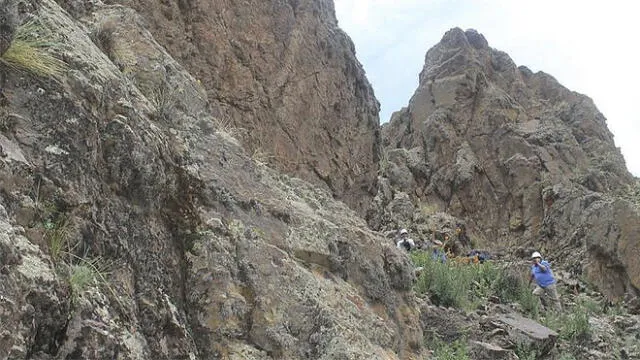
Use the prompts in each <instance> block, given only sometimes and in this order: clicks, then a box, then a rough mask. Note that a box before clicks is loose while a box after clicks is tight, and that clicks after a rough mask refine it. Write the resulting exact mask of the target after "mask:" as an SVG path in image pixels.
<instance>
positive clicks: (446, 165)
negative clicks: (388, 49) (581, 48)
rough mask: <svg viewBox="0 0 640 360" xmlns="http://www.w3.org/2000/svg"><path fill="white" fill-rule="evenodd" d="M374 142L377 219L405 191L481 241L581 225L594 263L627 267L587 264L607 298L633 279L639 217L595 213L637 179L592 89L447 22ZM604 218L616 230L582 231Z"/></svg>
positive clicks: (638, 276) (555, 233)
mask: <svg viewBox="0 0 640 360" xmlns="http://www.w3.org/2000/svg"><path fill="white" fill-rule="evenodd" d="M382 141H383V147H384V151H385V155H384V158H385V159H387V163H386V164H385V166H384V170H385V171H384V172H385V173H386V175H387V176H388V179H387V180H383V181H381V183H380V186H381V188H380V191H379V192H378V194H379V195H378V198H377V199H376V202H375V203H376V204H377V205H376V206H378V208H379V211H378V212H377V214H378V216H379V218H380V216H381V217H383V218H384V216H385V215H384V214H385V211H387V210H388V209H394V208H395V207H397V205H398V204H396V203H398V201H399V199H404V203H403V204H405V205H406V204H411V203H412V204H413V206H415V207H416V208H417V209H420V208H428V209H431V210H433V211H444V212H448V213H450V214H451V215H453V216H456V217H458V218H460V219H462V220H463V221H465V222H466V223H467V224H468V225H469V226H468V228H469V230H470V231H471V232H473V233H474V234H473V236H475V237H476V238H477V239H478V240H479V242H480V243H483V242H485V241H486V244H493V245H495V244H501V243H502V244H506V243H507V242H508V243H511V244H513V243H520V244H524V243H529V244H534V245H535V246H536V247H541V246H549V245H545V244H563V243H564V242H565V241H567V240H566V239H568V238H572V237H573V238H575V237H576V236H577V235H576V234H583V235H584V236H582V235H581V237H579V239H580V240H579V241H584V242H587V243H589V244H590V245H589V250H585V253H586V254H587V256H588V257H590V259H591V260H590V261H591V262H592V263H593V264H597V266H603V267H606V266H608V265H607V264H610V263H622V264H624V265H623V266H622V267H621V269H625V270H621V271H620V272H616V274H615V275H614V278H615V279H617V280H616V281H612V280H611V279H609V278H607V276H605V275H603V274H602V273H599V272H591V273H590V276H592V277H593V279H594V282H596V283H599V284H601V285H603V286H607V287H610V288H615V290H610V291H608V293H609V294H615V295H616V296H620V295H621V294H622V293H624V292H625V291H629V290H630V289H632V288H634V287H636V288H637V287H639V286H640V271H638V269H637V267H636V266H635V265H634V264H635V262H636V260H635V259H634V256H631V255H630V254H632V253H635V252H636V250H638V246H637V244H636V245H633V244H634V240H633V239H634V235H633V234H635V233H636V232H637V228H638V225H634V221H631V220H630V219H637V214H634V213H633V210H632V206H625V205H622V204H618V205H616V207H615V209H614V208H612V209H609V210H604V209H608V208H609V207H610V206H612V205H611V203H612V202H613V200H612V199H611V198H610V196H613V194H618V193H620V192H625V191H627V189H629V188H630V187H633V186H634V180H633V177H632V176H631V175H630V173H629V172H628V170H627V168H626V166H625V162H624V159H623V157H622V154H621V153H620V150H619V149H618V148H616V146H615V143H614V141H613V135H612V134H611V132H610V131H609V129H608V128H607V124H606V119H605V117H604V116H603V115H602V114H601V113H600V111H598V109H597V108H596V107H595V105H594V103H593V101H592V100H591V99H590V98H588V97H587V96H585V95H582V94H579V93H576V92H573V91H571V90H569V89H567V88H565V87H564V86H562V85H561V84H560V83H558V81H557V80H556V79H554V78H553V77H552V76H551V75H549V74H546V73H543V72H537V73H533V72H531V71H530V70H529V69H528V68H526V67H518V66H516V64H515V63H514V62H513V60H512V59H511V58H510V57H509V56H508V55H507V54H506V53H504V52H502V51H499V50H496V49H493V48H491V47H490V46H489V45H488V43H487V41H486V39H485V38H484V37H483V36H482V35H481V34H479V33H478V32H476V31H475V30H467V31H463V30H461V29H459V28H454V29H451V30H449V31H448V32H447V33H446V34H445V35H444V37H443V38H442V41H441V42H440V43H438V44H437V45H435V46H434V47H433V48H431V49H430V50H429V51H428V52H427V54H426V57H425V65H424V68H423V70H422V72H421V73H420V82H419V86H418V89H416V91H415V93H414V95H413V96H412V98H411V99H410V101H409V104H408V106H407V107H406V108H403V109H402V110H400V111H397V112H396V113H394V114H393V116H392V118H391V121H390V122H389V123H388V124H385V125H384V126H383V128H382ZM399 149H401V150H399ZM592 193H598V194H602V195H598V196H599V197H598V199H600V200H599V201H595V200H594V199H596V198H595V197H594V196H593V195H590V194H592ZM401 194H404V195H401ZM587 198H588V199H587ZM560 199H562V201H560ZM403 206H404V205H403ZM431 210H430V211H431ZM387 212H389V211H387ZM395 213H396V214H398V212H397V211H396V212H395ZM403 213H407V214H411V213H412V211H407V210H406V209H405V210H404V211H403ZM551 214H553V215H551ZM578 214H579V215H578ZM594 214H600V215H601V216H596V215H594ZM614 214H615V216H614ZM389 216H390V217H391V218H393V216H394V215H393V214H389ZM593 219H598V221H593ZM398 221H399V222H402V220H398ZM370 222H372V224H373V225H374V226H380V225H381V224H382V221H375V220H373V221H370ZM609 226H615V227H616V228H618V229H620V230H621V233H623V234H624V235H622V236H620V237H617V235H616V236H614V235H611V234H610V235H608V236H601V237H600V239H595V238H594V237H593V236H587V235H586V234H589V233H591V234H593V233H597V232H598V231H599V230H598V227H604V228H608V227H609ZM585 228H589V229H591V230H590V232H587V233H584V232H583V231H584V229H585ZM576 231H577V232H576ZM574 241H577V240H574ZM612 244H618V246H620V245H621V244H624V246H626V247H627V248H628V249H633V250H627V251H620V250H614V249H616V247H615V246H613V245H612ZM618 248H619V247H618ZM596 249H599V250H596ZM583 250H584V249H583ZM603 254H606V255H603ZM571 261H573V260H571ZM629 279H631V280H629ZM611 284H613V285H611ZM610 285H611V286H610Z"/></svg>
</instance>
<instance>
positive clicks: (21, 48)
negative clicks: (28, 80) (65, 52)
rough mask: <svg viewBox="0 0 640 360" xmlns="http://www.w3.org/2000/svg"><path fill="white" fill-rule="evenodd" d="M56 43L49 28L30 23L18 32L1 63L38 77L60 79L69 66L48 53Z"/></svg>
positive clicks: (33, 22) (0, 59) (21, 27)
mask: <svg viewBox="0 0 640 360" xmlns="http://www.w3.org/2000/svg"><path fill="white" fill-rule="evenodd" d="M56 43H57V41H55V40H54V39H53V35H52V34H51V31H50V30H49V29H48V28H47V27H45V26H43V25H42V24H40V23H38V22H37V21H28V22H26V23H25V24H23V25H22V26H20V27H19V28H18V29H17V30H16V34H15V37H14V39H13V41H12V42H11V45H10V46H9V48H8V49H7V51H5V53H4V54H2V57H1V58H0V62H2V63H3V64H5V65H6V66H7V67H9V68H12V69H15V70H24V71H27V72H30V73H32V74H35V75H37V76H42V77H53V78H59V77H60V76H61V75H62V74H63V73H64V72H65V71H66V69H67V64H66V63H65V62H64V61H62V60H60V59H57V58H55V57H54V56H53V55H51V54H50V53H49V52H47V49H49V48H51V47H52V46H53V45H54V44H56Z"/></svg>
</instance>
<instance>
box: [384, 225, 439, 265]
mask: <svg viewBox="0 0 640 360" xmlns="http://www.w3.org/2000/svg"><path fill="white" fill-rule="evenodd" d="M396 246H397V247H398V249H404V250H406V251H412V250H415V249H416V248H417V247H418V246H417V245H416V243H415V241H413V239H411V238H410V237H409V231H407V229H402V230H400V239H399V240H398V242H397V243H396ZM420 249H423V250H428V251H429V250H430V251H431V254H432V255H431V256H432V257H433V258H434V259H437V260H440V261H442V262H446V261H447V254H446V252H445V250H444V244H443V243H442V241H439V240H433V242H432V243H431V244H430V245H424V244H423V245H421V246H420Z"/></svg>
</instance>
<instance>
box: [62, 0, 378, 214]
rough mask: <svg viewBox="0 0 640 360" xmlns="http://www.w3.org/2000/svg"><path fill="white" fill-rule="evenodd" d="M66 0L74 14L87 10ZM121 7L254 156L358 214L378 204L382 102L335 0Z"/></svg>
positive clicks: (151, 0) (147, 0)
mask: <svg viewBox="0 0 640 360" xmlns="http://www.w3.org/2000/svg"><path fill="white" fill-rule="evenodd" d="M63 2H64V3H66V4H67V6H66V7H67V8H68V9H69V10H71V11H72V12H75V13H82V12H85V11H86V8H87V5H86V4H85V2H77V1H76V2H74V1H63ZM114 3H119V4H123V5H125V6H129V7H132V8H134V9H136V10H137V11H138V12H139V13H140V14H141V15H142V17H143V18H144V20H145V22H146V24H148V26H149V30H150V31H151V33H152V34H153V35H154V37H155V38H156V40H157V41H158V42H159V43H160V44H161V45H163V46H164V47H165V48H166V49H167V50H168V52H169V53H170V54H171V55H172V56H173V57H174V58H175V59H176V60H177V61H178V62H180V63H181V64H183V65H184V66H185V68H186V69H187V70H188V71H189V72H190V73H191V74H192V75H193V76H195V77H196V78H197V79H198V81H200V82H201V83H202V85H203V86H204V88H205V89H206V91H207V97H208V99H209V100H210V101H211V102H212V104H215V105H216V109H217V113H216V114H214V115H215V116H216V117H217V118H218V120H219V121H220V122H222V123H224V124H225V126H228V127H234V128H235V129H236V130H237V132H238V134H240V135H241V138H242V140H243V144H244V145H245V146H247V147H248V149H249V151H250V152H252V153H254V155H255V156H258V157H260V158H262V159H263V161H266V162H268V163H270V164H273V165H275V166H276V167H277V168H278V169H281V170H284V171H285V172H286V173H289V174H294V175H296V176H298V177H301V178H303V179H305V180H308V181H311V182H312V183H314V184H321V185H324V186H327V187H328V188H329V189H330V190H331V191H332V193H333V194H334V195H335V196H336V197H337V198H339V199H341V200H344V201H345V202H346V203H347V204H349V205H350V206H351V207H352V208H354V209H356V210H363V209H364V208H365V207H366V206H367V205H368V204H369V202H370V200H371V198H372V197H373V195H375V189H376V186H375V180H376V176H375V174H376V172H377V160H378V152H379V135H378V126H379V120H378V110H379V105H378V102H377V100H376V99H375V97H374V94H373V90H372V88H371V86H370V85H369V82H368V81H367V79H366V77H365V75H364V71H363V70H362V67H361V65H360V63H359V62H358V60H357V59H356V57H355V50H354V46H353V43H352V42H351V40H350V39H349V38H348V36H347V35H346V34H345V33H344V32H342V30H340V29H339V28H338V25H337V21H336V17H335V13H334V6H333V1H332V0H320V1H318V0H302V1H299V0H295V1H262V0H252V1H240V0H225V1H198V0H187V1H184V0H180V1H178V0H170V1H156V0H143V1H129V0H119V1H114Z"/></svg>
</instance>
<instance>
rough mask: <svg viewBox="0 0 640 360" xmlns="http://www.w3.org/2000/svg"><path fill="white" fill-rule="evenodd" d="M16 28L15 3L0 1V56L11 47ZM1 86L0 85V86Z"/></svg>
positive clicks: (11, 0)
mask: <svg viewBox="0 0 640 360" xmlns="http://www.w3.org/2000/svg"><path fill="white" fill-rule="evenodd" d="M16 26H17V9H16V1H14V0H0V56H2V54H4V52H5V51H7V49H8V48H9V45H11V40H12V39H13V34H14V33H15V31H16ZM1 85H2V84H0V86H1Z"/></svg>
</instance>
